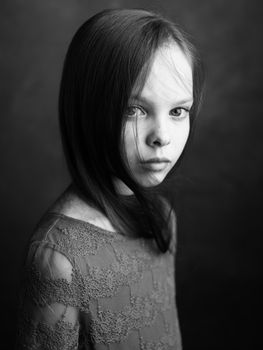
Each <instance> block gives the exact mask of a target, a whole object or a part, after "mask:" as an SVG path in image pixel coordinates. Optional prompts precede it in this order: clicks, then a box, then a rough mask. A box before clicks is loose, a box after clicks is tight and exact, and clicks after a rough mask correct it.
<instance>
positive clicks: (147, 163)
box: [141, 158, 171, 172]
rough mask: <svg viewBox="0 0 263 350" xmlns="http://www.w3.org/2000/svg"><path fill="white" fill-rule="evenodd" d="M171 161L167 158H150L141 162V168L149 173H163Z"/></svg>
mask: <svg viewBox="0 0 263 350" xmlns="http://www.w3.org/2000/svg"><path fill="white" fill-rule="evenodd" d="M169 163H171V161H170V160H169V159H167V158H151V159H147V160H144V161H142V162H141V164H142V167H143V168H144V169H146V170H149V171H154V172H158V171H163V170H164V169H165V168H166V167H167V165H168V164H169Z"/></svg>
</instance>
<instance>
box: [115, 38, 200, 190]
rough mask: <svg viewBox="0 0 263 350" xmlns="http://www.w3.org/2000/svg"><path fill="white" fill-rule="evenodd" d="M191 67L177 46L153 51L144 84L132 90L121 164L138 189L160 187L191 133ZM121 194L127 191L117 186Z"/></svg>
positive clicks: (119, 185) (125, 188)
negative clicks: (126, 169) (139, 89)
mask: <svg viewBox="0 0 263 350" xmlns="http://www.w3.org/2000/svg"><path fill="white" fill-rule="evenodd" d="M192 80H193V79H192V68H191V64H190V62H189V60H188V58H187V56H186V55H185V54H184V53H183V51H182V50H181V49H180V48H179V46H177V45H176V44H169V45H168V44H167V45H164V46H162V47H161V48H159V49H158V50H157V52H156V53H155V56H154V58H153V62H152V66H151V68H150V71H149V74H148V76H147V79H146V82H145V85H144V87H143V89H142V90H141V91H140V93H139V95H138V94H137V93H136V89H134V91H133V93H132V96H131V97H130V100H129V107H128V109H127V111H126V116H125V117H126V124H125V129H124V150H123V151H124V152H125V157H124V158H125V162H126V165H127V166H128V168H129V170H130V172H131V174H132V176H133V178H134V179H135V180H136V181H137V182H138V183H139V184H140V185H142V186H144V187H149V186H155V185H158V184H160V183H161V182H162V181H163V180H164V178H165V177H166V175H167V174H168V172H169V171H170V170H171V169H172V167H173V166H174V165H175V163H176V162H177V160H178V158H179V157H180V155H181V153H182V151H183V149H184V147H185V144H186V141H187V138H188V135H189V129H190V120H189V110H190V108H191V106H192V104H193V83H192ZM117 184H118V188H119V190H120V192H122V193H123V194H130V193H131V191H130V190H129V189H128V188H127V187H126V186H125V185H124V184H123V183H121V181H117Z"/></svg>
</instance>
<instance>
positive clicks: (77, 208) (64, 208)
mask: <svg viewBox="0 0 263 350" xmlns="http://www.w3.org/2000/svg"><path fill="white" fill-rule="evenodd" d="M49 211H50V212H54V213H59V214H63V215H65V216H69V217H72V218H74V219H78V220H81V221H86V222H89V223H91V224H93V225H96V226H98V227H101V228H103V229H105V230H109V231H115V229H114V228H113V226H112V224H111V223H110V221H109V220H108V218H107V217H106V216H105V215H103V214H102V213H101V212H100V211H98V210H97V209H96V208H94V207H92V206H91V205H89V204H88V203H87V202H85V201H84V200H83V199H82V198H80V197H79V196H78V194H77V193H76V191H74V190H73V189H72V187H68V188H67V189H66V190H65V191H64V192H63V193H62V194H61V195H60V196H59V197H58V199H57V200H56V201H55V202H54V203H53V204H52V206H51V207H50V208H49Z"/></svg>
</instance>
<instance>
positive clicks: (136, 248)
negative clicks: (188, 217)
mask: <svg viewBox="0 0 263 350" xmlns="http://www.w3.org/2000/svg"><path fill="white" fill-rule="evenodd" d="M173 231H174V232H173V239H172V243H171V249H170V250H169V251H167V252H166V253H165V254H163V253H160V252H159V251H158V248H157V246H156V244H155V241H154V240H153V239H146V238H139V237H127V236H125V235H123V234H121V233H119V232H111V231H107V230H105V229H102V228H100V227H98V226H95V225H93V224H91V223H88V222H85V221H82V220H79V219H74V218H71V217H68V216H65V215H63V214H59V213H50V212H49V213H46V214H45V215H44V216H43V218H42V219H41V221H40V222H39V224H38V226H37V227H36V229H35V230H34V233H33V235H32V238H31V240H30V244H29V250H28V256H27V261H26V264H25V269H24V270H25V273H24V278H23V279H22V284H21V293H20V310H19V323H18V335H17V348H18V349H27V350H28V349H32V350H33V349H48V350H55V349H56V350H62V349H63V350H69V349H70V350H73V349H74V350H77V349H78V350H82V349H96V350H104V349H105V350H106V349H107V350H113V349H114V350H120V349H125V350H136V349H140V350H153V349H154V350H159V349H160V350H161V349H162V350H164V349H167V350H168V349H173V350H181V349H182V346H181V336H180V329H179V324H178V317H177V309H176V302H175V281H174V280H175V279H174V255H175V254H174V253H175V229H174V230H173Z"/></svg>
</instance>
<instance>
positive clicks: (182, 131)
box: [173, 120, 190, 151]
mask: <svg viewBox="0 0 263 350" xmlns="http://www.w3.org/2000/svg"><path fill="white" fill-rule="evenodd" d="M189 133H190V122H189V120H187V121H186V122H185V123H183V124H181V125H178V126H177V127H176V128H175V129H174V132H173V144H174V147H176V148H177V150H178V151H182V150H183V148H184V147H185V144H186V142H187V139H188V137H189Z"/></svg>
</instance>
